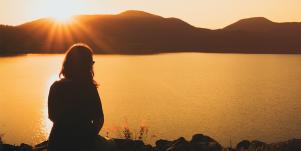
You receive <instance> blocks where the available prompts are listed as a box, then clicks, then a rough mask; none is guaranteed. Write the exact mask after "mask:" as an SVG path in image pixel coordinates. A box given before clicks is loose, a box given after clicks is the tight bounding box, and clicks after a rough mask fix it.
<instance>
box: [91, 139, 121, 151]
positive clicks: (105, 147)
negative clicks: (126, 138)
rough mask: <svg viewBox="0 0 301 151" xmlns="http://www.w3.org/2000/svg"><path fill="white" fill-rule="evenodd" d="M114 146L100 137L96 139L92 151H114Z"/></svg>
mask: <svg viewBox="0 0 301 151" xmlns="http://www.w3.org/2000/svg"><path fill="white" fill-rule="evenodd" d="M116 148H117V147H116V144H115V142H114V141H113V140H107V139H105V138H104V137H102V136H98V137H97V138H96V141H95V144H94V147H93V150H94V151H114V150H116Z"/></svg>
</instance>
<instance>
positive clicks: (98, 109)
mask: <svg viewBox="0 0 301 151" xmlns="http://www.w3.org/2000/svg"><path fill="white" fill-rule="evenodd" d="M95 90H96V91H95V98H96V99H95V100H96V104H95V114H94V115H95V116H94V119H93V126H94V128H95V133H96V135H98V133H99V132H100V130H101V128H102V126H103V123H104V114H103V110H102V104H101V99H100V97H99V94H98V91H97V89H96V88H95Z"/></svg>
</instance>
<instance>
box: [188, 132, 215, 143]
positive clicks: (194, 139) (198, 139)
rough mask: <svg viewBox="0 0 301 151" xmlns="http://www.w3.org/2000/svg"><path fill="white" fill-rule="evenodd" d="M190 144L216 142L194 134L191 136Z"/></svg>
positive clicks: (207, 137)
mask: <svg viewBox="0 0 301 151" xmlns="http://www.w3.org/2000/svg"><path fill="white" fill-rule="evenodd" d="M190 142H191V143H198V142H216V141H215V140H214V139H212V138H211V137H209V136H206V135H203V134H195V135H193V136H192V139H191V141H190Z"/></svg>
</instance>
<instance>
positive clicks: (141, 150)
mask: <svg viewBox="0 0 301 151" xmlns="http://www.w3.org/2000/svg"><path fill="white" fill-rule="evenodd" d="M114 142H115V144H116V150H117V151H147V149H148V147H146V146H145V145H144V143H143V142H142V141H140V140H130V139H114Z"/></svg>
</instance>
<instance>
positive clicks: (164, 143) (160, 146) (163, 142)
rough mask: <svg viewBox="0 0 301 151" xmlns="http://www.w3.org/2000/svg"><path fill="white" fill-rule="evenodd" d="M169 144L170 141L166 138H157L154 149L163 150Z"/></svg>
mask: <svg viewBox="0 0 301 151" xmlns="http://www.w3.org/2000/svg"><path fill="white" fill-rule="evenodd" d="M170 144H171V141H168V140H163V139H160V140H157V141H156V147H155V150H156V151H165V150H166V149H167V148H168V147H169V146H170Z"/></svg>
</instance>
